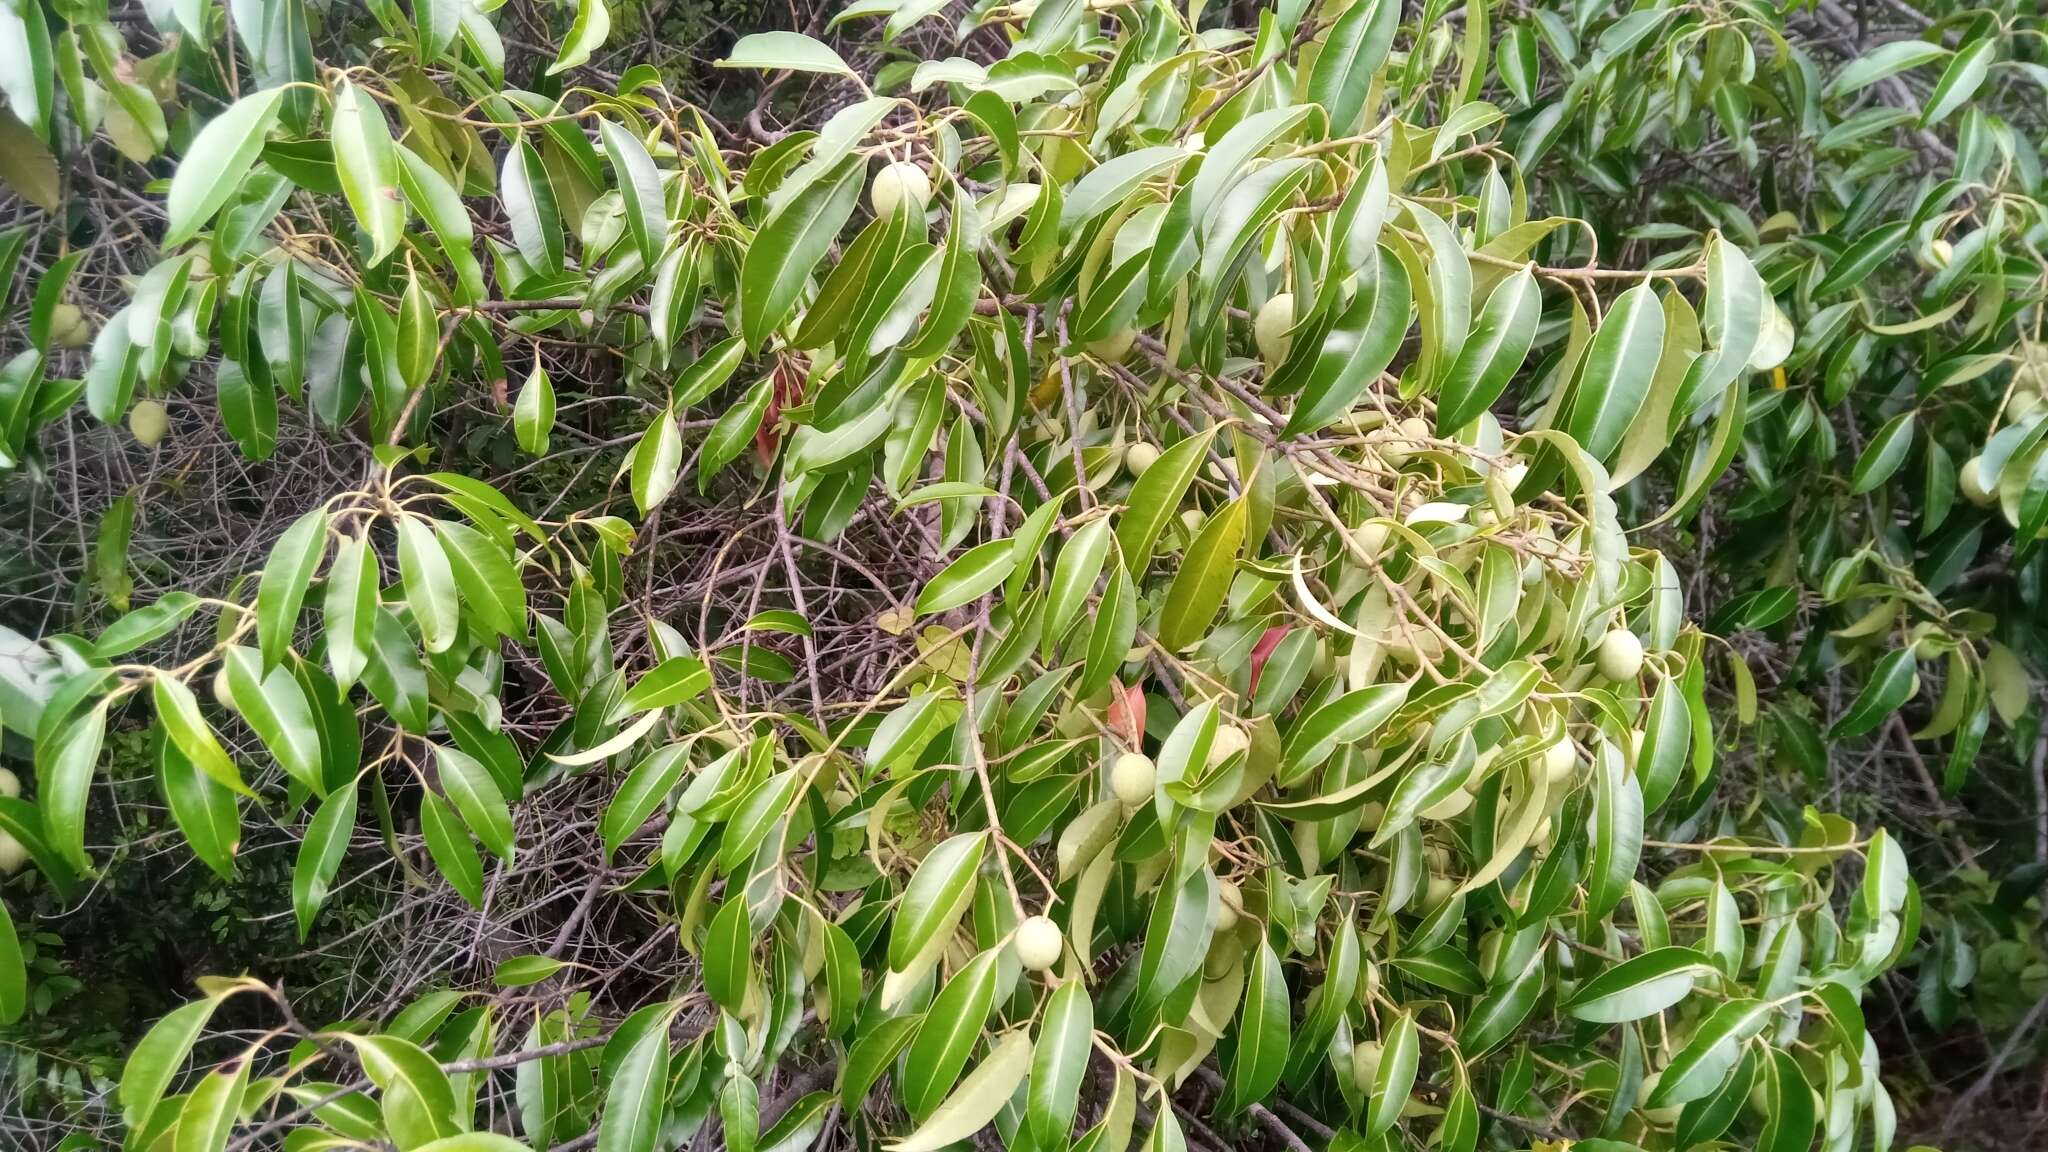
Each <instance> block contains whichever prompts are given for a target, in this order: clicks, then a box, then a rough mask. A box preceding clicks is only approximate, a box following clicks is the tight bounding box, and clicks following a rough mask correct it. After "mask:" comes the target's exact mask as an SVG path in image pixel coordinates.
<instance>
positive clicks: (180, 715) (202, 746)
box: [150, 675, 255, 796]
mask: <svg viewBox="0 0 2048 1152" xmlns="http://www.w3.org/2000/svg"><path fill="white" fill-rule="evenodd" d="M150 693H151V696H152V698H153V699H154V700H155V702H156V715H157V719H158V720H159V721H161V722H162V724H163V726H164V733H165V734H166V735H167V736H169V737H170V739H171V743H173V744H175V745H176V746H177V748H178V751H180V752H182V753H184V754H185V758H186V759H188V760H190V761H191V762H192V763H193V765H194V766H195V767H197V768H198V769H199V770H200V771H201V772H204V773H206V774H207V775H208V776H210V777H212V778H213V779H214V780H215V781H217V782H219V783H220V784H222V785H223V786H225V787H227V788H228V789H230V790H232V791H234V792H237V793H239V794H241V795H243V796H254V795H255V793H254V792H251V791H250V790H249V786H248V785H246V784H244V783H242V772H241V769H239V768H236V767H235V762H234V761H233V760H231V759H229V758H228V754H227V750H226V749H224V748H222V747H221V746H220V740H219V739H218V738H217V737H215V736H214V734H213V728H212V727H211V726H209V725H208V724H207V723H206V718H205V717H204V716H202V715H200V713H199V699H198V697H196V696H194V695H193V694H192V689H190V688H188V687H186V686H185V683H184V682H183V681H181V680H176V679H173V678H171V677H170V676H168V675H158V676H156V677H155V678H154V679H153V682H152V684H151V686H150Z"/></svg>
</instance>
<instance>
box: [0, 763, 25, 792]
mask: <svg viewBox="0 0 2048 1152" xmlns="http://www.w3.org/2000/svg"><path fill="white" fill-rule="evenodd" d="M19 795H21V777H19V776H16V775H15V774H14V773H12V772H9V771H8V770H7V769H5V768H0V796H19Z"/></svg>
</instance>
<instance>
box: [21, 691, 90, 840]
mask: <svg viewBox="0 0 2048 1152" xmlns="http://www.w3.org/2000/svg"><path fill="white" fill-rule="evenodd" d="M104 738H106V699H100V703H96V705H94V707H92V709H88V711H84V713H82V715H76V717H72V719H68V722H63V726H61V728H57V732H55V734H51V736H49V738H47V740H39V742H37V748H35V779H37V785H39V793H37V799H39V801H41V808H43V822H45V828H47V830H49V845H51V847H53V849H55V851H57V855H59V857H63V861H66V863H70V865H72V867H76V869H78V871H90V867H92V861H88V859H86V799H88V795H90V791H92V773H94V771H96V769H98V763H100V742H102V740H104Z"/></svg>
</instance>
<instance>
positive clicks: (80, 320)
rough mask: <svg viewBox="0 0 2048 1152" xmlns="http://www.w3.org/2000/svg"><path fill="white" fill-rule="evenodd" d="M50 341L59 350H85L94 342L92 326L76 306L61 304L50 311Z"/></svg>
mask: <svg viewBox="0 0 2048 1152" xmlns="http://www.w3.org/2000/svg"><path fill="white" fill-rule="evenodd" d="M50 339H51V340H52V341H54V342H55V343H56V345H57V347H59V348H83V347H85V346H86V345H87V344H89V343H91V342H92V325H90V324H87V323H86V322H85V313H83V312H81V311H79V310H78V305H76V304H59V305H57V306H56V307H55V308H52V309H50Z"/></svg>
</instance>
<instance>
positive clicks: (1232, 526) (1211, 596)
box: [1155, 465, 1249, 651]
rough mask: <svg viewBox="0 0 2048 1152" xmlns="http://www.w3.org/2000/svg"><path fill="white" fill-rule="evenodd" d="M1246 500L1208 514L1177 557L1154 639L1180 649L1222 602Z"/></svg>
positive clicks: (1233, 567)
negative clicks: (1213, 513) (1181, 554)
mask: <svg viewBox="0 0 2048 1152" xmlns="http://www.w3.org/2000/svg"><path fill="white" fill-rule="evenodd" d="M1155 466H1156V465H1155ZM1248 499H1249V497H1248V496H1247V497H1241V498H1239V499H1237V500H1233V501H1231V502H1230V503H1229V504H1228V505H1226V506H1225V507H1224V508H1223V510H1222V511H1220V512H1218V513H1216V515H1214V516H1212V517H1210V518H1209V522H1208V523H1207V524H1204V525H1203V526H1202V530H1201V532H1200V533H1198V534H1197V535H1196V536H1195V540H1194V543H1192V544H1190V545H1188V550H1187V554H1186V555H1185V556H1183V557H1182V558H1181V564H1180V571H1178V572H1176V573H1174V576H1173V584H1172V586H1171V587H1170V588H1168V589H1167V593H1166V607H1165V610H1164V611H1163V612H1162V613H1161V615H1160V618H1159V642H1160V643H1161V644H1164V645H1166V646H1167V647H1168V648H1171V649H1173V650H1175V651H1179V650H1181V649H1185V648H1187V647H1189V646H1191V645H1193V644H1194V643H1195V642H1196V641H1198V640H1200V639H1201V638H1202V636H1203V635H1204V634H1205V633H1206V632H1208V630H1209V624H1210V622H1211V621H1212V620H1214V619H1215V618H1216V610H1217V609H1218V608H1221V607H1222V606H1223V597H1224V596H1225V594H1227V593H1228V592H1229V591H1230V582H1231V579H1232V578H1233V577H1235V576H1236V575H1237V553H1238V549H1239V548H1240V547H1242V546H1243V544H1244V535H1245V526H1246V521H1247V519H1248V516H1249V510H1248V506H1247V500H1248Z"/></svg>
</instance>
